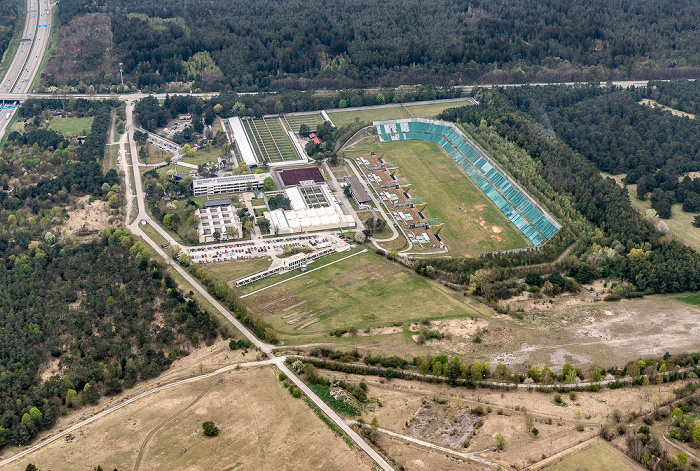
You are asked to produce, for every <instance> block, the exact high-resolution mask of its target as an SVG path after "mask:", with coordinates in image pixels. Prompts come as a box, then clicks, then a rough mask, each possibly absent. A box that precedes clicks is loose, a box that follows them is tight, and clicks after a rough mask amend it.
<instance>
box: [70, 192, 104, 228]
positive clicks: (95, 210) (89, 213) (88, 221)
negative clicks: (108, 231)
mask: <svg viewBox="0 0 700 471" xmlns="http://www.w3.org/2000/svg"><path fill="white" fill-rule="evenodd" d="M89 199H90V197H89V196H83V197H82V198H79V199H78V202H77V203H76V205H77V209H75V210H73V211H71V212H70V213H69V214H70V217H69V218H68V220H67V221H66V222H65V224H64V227H65V231H66V233H68V234H75V233H76V232H78V231H81V232H82V231H100V230H102V229H104V228H105V227H109V226H110V224H109V216H110V211H111V210H110V209H109V205H108V204H107V203H106V202H104V201H100V200H95V201H93V202H92V203H88V200H89Z"/></svg>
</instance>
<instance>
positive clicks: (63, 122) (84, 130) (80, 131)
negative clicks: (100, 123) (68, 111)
mask: <svg viewBox="0 0 700 471" xmlns="http://www.w3.org/2000/svg"><path fill="white" fill-rule="evenodd" d="M93 119H94V118H93V117H92V116H89V117H87V118H71V117H69V118H53V119H52V120H51V123H49V129H52V130H54V131H58V132H60V133H62V134H63V135H64V136H65V135H68V134H70V135H71V136H82V135H86V134H89V133H90V127H91V126H92V120H93Z"/></svg>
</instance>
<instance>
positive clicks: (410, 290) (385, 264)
mask: <svg viewBox="0 0 700 471" xmlns="http://www.w3.org/2000/svg"><path fill="white" fill-rule="evenodd" d="M295 274H298V273H295ZM274 278H279V277H274ZM274 278H270V279H269V280H271V281H278V280H275V279H274ZM245 300H246V303H247V304H248V306H249V308H250V309H251V310H253V311H254V312H256V313H258V314H261V315H263V316H265V319H266V321H267V322H269V323H270V324H271V326H272V327H273V328H274V329H275V330H276V331H277V334H278V336H279V337H280V339H282V340H284V341H285V342H286V343H287V344H300V343H308V342H314V341H324V340H325V341H328V340H329V336H328V333H329V332H330V331H333V330H336V329H350V328H352V327H355V328H357V329H358V330H361V329H366V328H372V327H383V326H391V325H394V324H397V325H401V324H404V325H405V324H406V323H409V322H418V321H422V320H425V319H439V318H455V317H466V316H471V315H480V313H481V312H482V311H483V309H482V307H481V306H480V305H478V304H477V303H476V302H474V301H472V300H471V299H469V298H465V297H464V296H461V295H459V294H458V293H454V292H451V291H449V290H448V289H447V288H444V287H442V286H440V285H439V284H438V283H435V282H433V281H431V280H428V279H427V278H423V277H420V276H418V275H416V274H415V273H414V272H413V271H411V270H409V269H407V268H405V267H402V266H400V265H398V264H396V263H393V262H390V261H388V260H386V259H385V258H383V257H380V256H379V255H377V254H375V253H374V252H365V253H362V254H360V255H356V256H354V257H351V258H348V259H346V260H342V261H340V262H338V263H335V264H333V265H329V266H326V267H324V268H322V269H320V270H316V271H313V272H308V273H307V274H306V275H304V276H300V277H298V278H295V279H293V280H289V281H287V282H285V283H282V284H281V285H277V286H274V287H272V288H269V289H267V290H264V291H261V292H259V293H256V294H254V295H251V296H249V297H247V298H245ZM304 324H306V326H304ZM397 335H403V334H397Z"/></svg>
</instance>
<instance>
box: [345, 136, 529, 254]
mask: <svg viewBox="0 0 700 471" xmlns="http://www.w3.org/2000/svg"><path fill="white" fill-rule="evenodd" d="M370 151H374V152H375V153H376V154H377V155H380V156H381V155H383V158H384V159H385V160H387V161H394V162H396V163H397V164H398V166H399V169H398V171H397V172H396V173H397V176H401V177H406V178H409V179H410V180H411V187H410V188H409V189H408V193H409V194H410V195H411V196H412V197H425V199H426V202H427V205H426V206H424V207H423V208H422V211H423V214H424V215H425V216H426V217H428V218H440V219H441V221H442V226H441V227H440V233H439V234H440V237H441V238H442V239H443V241H444V243H445V245H446V246H447V247H448V249H449V252H450V255H452V256H476V255H479V254H480V253H483V252H493V251H497V250H510V249H516V248H522V247H529V246H530V245H531V244H530V242H529V241H528V240H527V239H526V238H525V236H524V235H523V234H522V233H521V232H520V231H519V230H518V229H517V228H516V227H515V225H514V224H513V223H512V222H510V220H509V219H508V218H506V217H505V215H504V214H503V213H502V212H501V211H500V210H499V209H498V208H497V207H496V206H495V205H494V204H493V202H491V200H490V199H488V197H487V196H486V195H485V194H484V193H483V192H482V191H481V189H479V188H478V187H477V186H476V185H475V184H474V182H473V181H472V180H471V178H469V177H468V176H467V175H465V174H464V173H463V172H462V171H461V170H460V169H459V167H457V164H455V163H454V162H453V161H452V159H450V158H449V157H448V156H447V154H445V152H444V151H443V150H442V148H441V147H440V146H438V145H437V144H435V143H433V142H427V141H418V140H410V141H397V142H387V143H381V144H371V145H367V146H363V147H361V148H358V149H357V150H354V151H353V152H348V153H347V154H348V156H350V157H353V158H354V157H357V156H360V155H368V154H369V152H370Z"/></svg>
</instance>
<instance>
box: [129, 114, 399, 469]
mask: <svg viewBox="0 0 700 471" xmlns="http://www.w3.org/2000/svg"><path fill="white" fill-rule="evenodd" d="M133 105H134V103H133V101H132V100H130V101H129V102H127V105H126V129H127V130H128V134H129V145H130V149H131V161H132V165H131V169H132V172H133V175H134V181H135V191H136V201H137V208H138V215H137V216H136V219H135V221H134V222H133V223H131V224H130V225H129V228H130V229H131V231H132V233H134V234H135V235H137V236H139V237H141V238H142V239H143V240H144V241H146V243H148V245H150V246H151V248H152V249H153V250H154V251H155V253H157V254H158V255H159V256H160V257H162V258H163V260H166V261H167V263H168V264H169V265H170V266H171V267H172V268H173V269H174V270H175V271H177V272H178V273H179V274H180V275H181V276H182V277H183V278H184V279H185V280H186V281H187V282H189V283H190V284H191V285H192V286H193V287H194V288H195V289H196V290H197V291H199V293H200V294H201V295H202V296H203V297H204V298H205V299H206V300H207V301H209V302H210V303H211V304H212V305H213V306H214V308H215V309H216V310H218V311H219V312H220V313H221V315H223V316H224V318H226V319H227V320H228V321H229V322H231V324H233V325H234V327H235V328H236V329H238V330H239V331H240V332H241V333H242V334H243V335H244V336H245V337H246V338H247V339H248V340H250V342H251V343H252V344H253V345H254V346H255V347H256V348H257V349H259V350H260V351H262V352H263V353H265V354H266V355H267V356H268V358H269V359H270V360H272V361H273V362H274V363H275V365H277V367H278V368H279V369H280V370H281V371H282V372H284V373H285V374H286V375H287V377H288V378H289V380H290V381H292V382H293V383H294V384H295V385H296V386H297V387H298V388H299V389H301V390H302V392H303V393H304V394H305V395H306V397H308V398H309V400H311V401H312V402H313V403H314V404H315V405H316V406H317V407H318V408H319V409H321V410H322V411H323V412H324V413H325V414H326V415H327V416H328V417H329V418H330V419H331V420H332V421H333V422H334V423H335V424H336V425H337V426H338V427H340V428H341V429H342V430H343V431H344V432H345V433H346V434H347V435H348V437H350V439H351V440H352V441H353V442H355V443H356V444H357V446H358V447H360V449H361V450H363V451H364V452H365V453H367V455H369V457H370V458H371V459H372V460H374V462H375V463H377V465H378V466H379V467H380V468H381V469H383V470H385V471H393V469H394V468H392V467H391V465H389V463H387V461H386V460H385V459H384V458H382V456H381V455H379V453H377V452H376V451H375V450H374V448H372V447H371V446H370V445H369V444H368V443H367V442H365V441H364V440H363V439H362V437H360V436H359V435H358V434H357V432H355V431H354V430H353V429H352V428H350V426H349V425H348V424H346V423H345V421H344V420H343V419H342V418H341V417H340V416H339V415H338V414H336V413H335V412H334V411H333V410H332V409H331V408H330V407H328V406H327V405H326V403H325V402H323V401H322V400H321V398H319V397H318V396H317V395H316V393H314V392H313V391H312V390H311V389H309V388H308V387H307V386H306V384H305V383H304V382H303V381H302V380H301V378H299V377H298V376H297V375H296V373H294V371H292V370H291V369H290V368H288V367H287V365H286V364H285V363H284V361H285V358H284V357H276V356H275V355H274V353H273V347H272V345H268V344H266V343H264V342H262V341H261V340H259V339H258V338H257V337H255V336H254V335H253V334H252V332H250V331H249V330H248V329H247V328H246V327H245V326H244V325H243V324H242V323H241V322H240V321H239V320H238V319H236V318H235V317H234V316H232V315H231V313H230V312H228V310H226V309H225V308H224V307H223V306H222V305H221V304H220V303H219V302H218V301H217V300H216V299H214V298H213V297H212V296H211V295H210V294H209V292H208V291H207V290H206V289H204V288H203V287H202V286H201V285H200V284H199V283H198V282H197V281H196V280H195V279H194V278H192V277H191V276H190V274H189V273H188V272H187V271H186V270H185V269H183V268H182V267H181V266H180V265H179V264H178V263H176V262H174V261H173V260H172V258H171V257H170V256H169V255H168V254H166V253H165V252H164V251H163V249H162V248H161V247H160V246H159V245H158V244H157V243H156V242H154V241H153V240H151V239H150V238H149V237H148V236H147V235H146V234H145V233H144V232H143V231H142V230H141V227H140V223H141V221H146V222H147V223H149V224H150V225H151V226H153V227H157V224H156V223H155V222H154V221H153V220H152V219H151V217H150V216H149V215H148V213H146V206H145V204H144V192H143V187H142V185H141V174H140V172H139V170H138V168H139V166H138V153H137V152H136V141H134V135H133V134H134V121H133Z"/></svg>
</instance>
